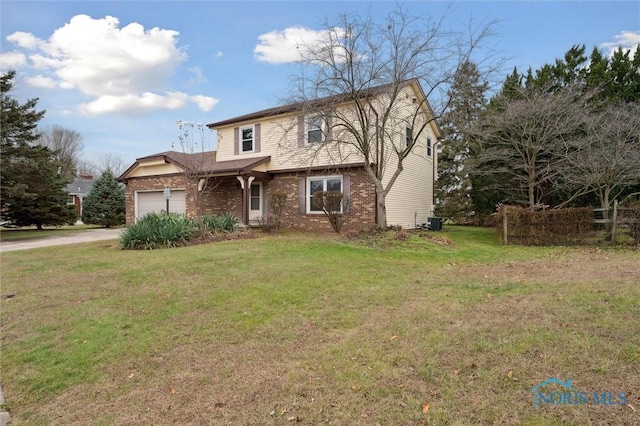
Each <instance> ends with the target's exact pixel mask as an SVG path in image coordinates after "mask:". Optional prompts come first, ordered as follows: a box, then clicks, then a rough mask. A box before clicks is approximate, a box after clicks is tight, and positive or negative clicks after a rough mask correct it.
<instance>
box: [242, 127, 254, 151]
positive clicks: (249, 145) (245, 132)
mask: <svg viewBox="0 0 640 426" xmlns="http://www.w3.org/2000/svg"><path fill="white" fill-rule="evenodd" d="M240 150H241V151H242V152H253V126H247V127H241V128H240Z"/></svg>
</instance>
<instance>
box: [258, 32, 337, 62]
mask: <svg viewBox="0 0 640 426" xmlns="http://www.w3.org/2000/svg"><path fill="white" fill-rule="evenodd" d="M328 34H329V33H328V32H327V31H314V30H311V29H308V28H304V27H290V28H286V29H284V30H283V31H271V32H268V33H266V34H262V35H260V36H258V40H259V42H258V44H257V45H256V47H255V48H254V50H253V53H254V55H255V57H256V59H257V60H258V61H260V62H267V63H269V64H284V63H289V62H300V61H302V60H303V57H302V52H301V49H302V48H303V47H305V46H314V45H317V44H319V43H322V42H324V41H326V40H327V37H328Z"/></svg>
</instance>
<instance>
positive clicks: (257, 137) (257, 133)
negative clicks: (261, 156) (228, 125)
mask: <svg viewBox="0 0 640 426" xmlns="http://www.w3.org/2000/svg"><path fill="white" fill-rule="evenodd" d="M253 127H254V132H255V135H253V138H254V140H253V151H254V152H260V123H257V124H256V125H255V126H253Z"/></svg>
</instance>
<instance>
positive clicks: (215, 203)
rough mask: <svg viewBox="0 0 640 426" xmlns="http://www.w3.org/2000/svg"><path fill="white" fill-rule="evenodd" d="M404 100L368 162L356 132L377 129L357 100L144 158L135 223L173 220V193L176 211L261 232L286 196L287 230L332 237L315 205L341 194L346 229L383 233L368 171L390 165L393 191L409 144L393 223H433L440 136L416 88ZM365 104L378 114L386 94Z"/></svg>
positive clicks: (242, 120) (132, 206) (280, 116)
mask: <svg viewBox="0 0 640 426" xmlns="http://www.w3.org/2000/svg"><path fill="white" fill-rule="evenodd" d="M396 95H397V96H396V99H394V102H396V103H395V104H394V105H396V104H397V107H394V108H395V109H393V114H391V115H392V117H390V118H387V121H386V124H385V128H384V129H385V131H384V135H385V142H384V143H383V144H382V145H380V144H378V145H376V144H375V138H376V135H378V134H379V133H380V132H379V131H378V132H376V131H371V132H369V131H367V130H365V131H364V132H366V133H367V137H368V138H369V139H368V140H367V143H369V141H370V145H371V147H372V148H371V149H372V150H375V151H376V152H372V153H371V155H370V156H369V159H368V161H367V159H366V158H365V156H364V155H363V153H362V141H359V142H360V145H358V144H357V141H355V140H354V136H353V131H354V128H356V127H357V126H355V124H354V125H353V126H352V124H351V123H356V122H358V121H360V123H361V125H363V124H364V125H365V127H366V125H368V123H369V122H368V121H367V120H365V121H363V120H362V119H360V120H359V118H358V112H357V110H356V109H354V108H353V101H349V100H345V101H341V100H340V99H338V100H336V97H335V96H334V97H331V99H329V98H323V99H318V100H315V101H313V102H306V103H294V104H291V105H286V106H281V107H276V108H270V109H267V110H263V111H258V112H254V113H251V114H246V115H243V116H239V117H235V118H231V119H228V120H223V121H219V122H216V123H211V124H209V125H208V127H209V128H211V129H212V130H215V131H216V133H217V150H216V151H210V152H203V153H197V154H185V153H180V152H175V151H168V152H162V153H159V154H154V155H150V156H147V157H142V158H138V159H137V160H136V162H135V163H134V164H133V165H132V166H131V167H130V168H129V169H128V170H127V171H125V172H124V173H123V175H122V176H121V177H120V180H121V181H122V182H124V183H125V184H126V187H127V189H126V199H127V223H133V222H134V221H135V220H136V219H137V218H140V217H142V216H144V215H145V214H147V213H149V212H152V211H156V212H159V211H165V210H166V206H167V203H166V200H165V197H164V195H163V190H164V189H165V188H169V189H170V190H171V197H170V199H169V211H171V212H180V213H186V214H187V215H189V216H196V215H198V214H205V213H210V214H221V213H223V212H231V213H233V214H234V215H236V217H238V218H239V219H241V220H242V222H243V223H245V224H247V225H259V224H260V223H263V219H264V218H265V217H266V216H267V215H268V214H269V205H268V199H269V197H268V195H269V194H270V193H272V192H279V193H285V194H286V195H287V205H286V208H285V211H284V212H283V214H282V226H283V227H284V228H294V229H314V230H323V229H331V228H330V225H329V223H328V221H327V219H326V218H325V217H324V214H323V212H322V211H321V210H320V209H318V208H317V207H316V206H315V205H314V204H313V203H312V198H313V196H314V193H317V192H318V191H341V192H343V193H344V194H345V195H346V196H347V197H348V198H349V200H350V203H349V207H348V210H347V211H345V212H344V214H345V223H344V227H343V229H345V230H359V229H366V228H370V227H372V226H374V225H375V224H376V214H377V209H376V202H377V196H376V187H375V185H374V182H373V180H372V179H371V177H370V175H369V174H368V173H367V170H366V168H367V167H376V166H377V164H374V163H375V159H380V158H382V159H383V160H379V161H380V162H382V161H384V165H385V169H384V170H383V171H382V175H381V176H382V183H383V185H387V184H388V183H389V180H391V179H392V175H393V172H394V171H395V170H396V168H397V164H398V156H397V154H396V153H397V152H401V151H402V150H403V149H404V148H405V147H406V144H411V145H412V146H413V148H412V149H411V152H410V153H409V154H408V155H406V156H405V157H404V158H403V159H402V173H400V174H399V175H398V177H397V179H396V180H395V182H394V184H393V186H392V187H391V190H390V191H389V192H388V194H387V195H386V197H385V201H386V216H387V223H388V224H389V225H401V226H403V227H405V228H413V227H415V226H416V225H420V224H423V223H425V222H427V217H428V216H432V215H433V187H434V180H435V176H436V175H437V157H436V156H437V154H436V147H435V145H436V143H437V141H438V139H439V138H440V136H441V134H440V131H439V129H438V127H437V125H436V124H435V121H433V120H432V116H431V110H430V109H429V105H428V103H427V102H426V99H425V96H424V93H423V91H422V89H421V87H420V85H419V83H418V81H417V80H409V81H407V82H406V83H405V84H403V85H402V88H401V93H400V94H398V93H396ZM366 96H369V97H370V99H364V100H363V101H364V103H368V104H369V105H374V102H384V99H385V96H386V95H385V92H384V88H380V89H379V90H371V91H369V92H368V94H367V95H366ZM398 98H401V102H397V99H398ZM416 111H418V112H419V113H418V114H416ZM372 125H373V124H372ZM361 127H362V126H361ZM418 129H419V130H418ZM362 132H363V131H361V133H362ZM356 146H359V147H360V148H359V149H358V148H356Z"/></svg>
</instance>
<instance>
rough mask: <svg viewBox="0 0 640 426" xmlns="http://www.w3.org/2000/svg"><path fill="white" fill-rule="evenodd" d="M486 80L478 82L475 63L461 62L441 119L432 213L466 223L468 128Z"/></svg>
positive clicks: (481, 104) (479, 108) (476, 116)
mask: <svg viewBox="0 0 640 426" xmlns="http://www.w3.org/2000/svg"><path fill="white" fill-rule="evenodd" d="M486 91H487V84H486V82H483V81H480V74H479V72H478V69H477V67H476V65H475V64H474V63H472V62H465V63H464V64H463V65H462V66H461V67H460V69H458V71H457V72H456V75H455V77H454V81H453V84H452V86H451V90H450V96H451V103H450V109H449V110H448V112H447V113H445V114H444V116H443V118H442V120H441V128H442V131H443V140H442V142H441V145H440V146H441V151H440V152H439V153H438V180H437V182H436V185H437V187H436V198H437V199H438V205H437V207H436V214H437V215H438V216H442V217H445V218H448V219H451V220H453V221H455V222H458V223H461V222H462V223H463V222H466V221H467V220H468V218H469V215H470V214H471V212H472V210H473V207H472V205H471V199H470V197H469V191H470V190H471V181H470V177H469V170H468V166H469V165H468V161H469V157H470V156H471V155H472V152H473V151H474V150H475V148H474V146H473V140H472V138H471V136H470V135H469V133H468V130H469V128H470V127H471V126H473V125H474V124H475V123H476V122H477V121H478V119H479V115H480V112H481V111H482V109H483V108H484V107H485V103H486V102H485V92H486Z"/></svg>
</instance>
